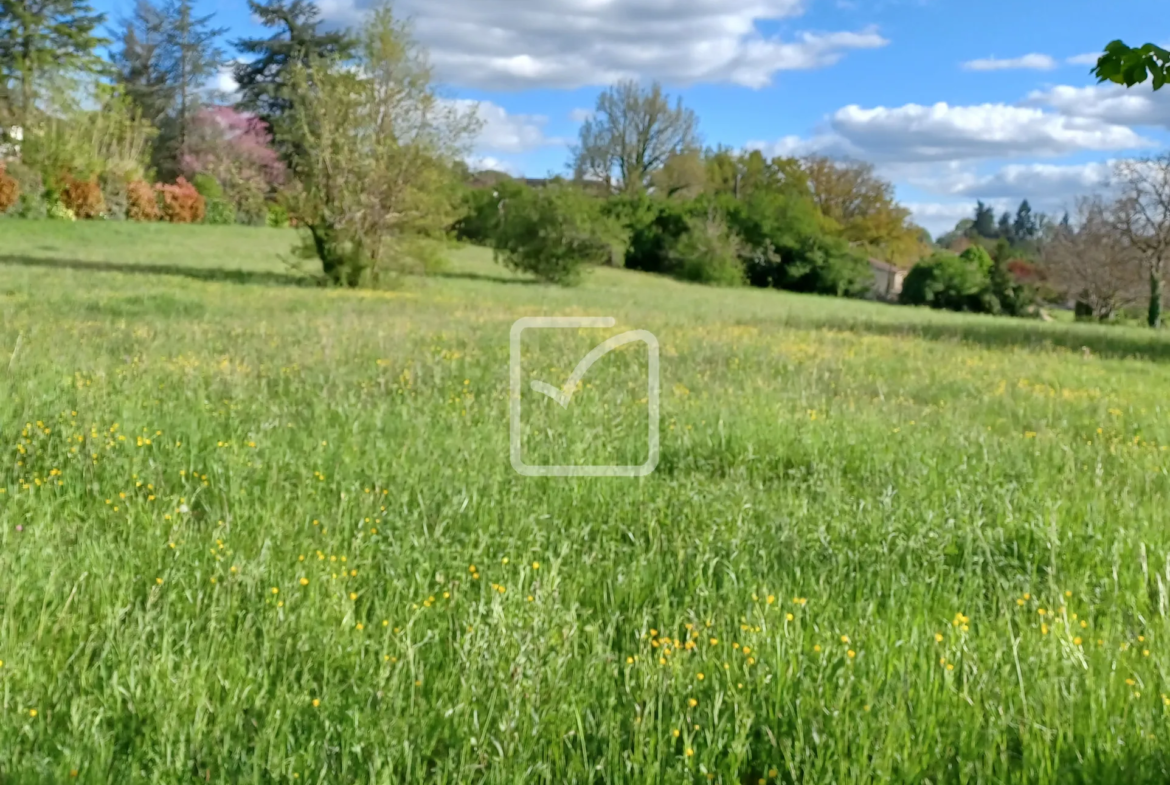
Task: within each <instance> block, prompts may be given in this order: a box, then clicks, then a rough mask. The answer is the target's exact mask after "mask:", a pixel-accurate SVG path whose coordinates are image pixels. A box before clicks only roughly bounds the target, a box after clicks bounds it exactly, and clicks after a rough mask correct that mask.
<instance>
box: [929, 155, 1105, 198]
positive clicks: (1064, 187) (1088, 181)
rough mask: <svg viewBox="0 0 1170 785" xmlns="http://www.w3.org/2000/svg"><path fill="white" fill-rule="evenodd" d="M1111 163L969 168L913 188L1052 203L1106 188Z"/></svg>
mask: <svg viewBox="0 0 1170 785" xmlns="http://www.w3.org/2000/svg"><path fill="white" fill-rule="evenodd" d="M1113 163H1114V162H1113V161H1112V160H1109V161H1096V162H1092V163H1085V164H1042V163H1029V164H1009V165H1007V166H1004V167H1001V168H999V169H997V170H996V171H994V172H991V173H989V174H978V173H976V172H974V171H972V170H970V169H967V170H959V171H953V172H951V173H950V174H948V175H943V176H940V177H937V178H934V179H933V180H928V179H920V180H918V181H916V182H915V185H916V186H918V187H920V188H924V189H926V190H930V191H933V192H934V193H939V194H948V195H951V196H969V197H973V198H976V199H985V200H986V199H1016V200H1019V199H1029V200H1033V201H1046V200H1047V201H1051V200H1063V199H1067V198H1068V197H1069V196H1070V195H1087V194H1091V193H1094V192H1097V191H1101V190H1103V189H1105V188H1106V187H1107V186H1108V184H1109V180H1110V174H1111V172H1112V169H1113Z"/></svg>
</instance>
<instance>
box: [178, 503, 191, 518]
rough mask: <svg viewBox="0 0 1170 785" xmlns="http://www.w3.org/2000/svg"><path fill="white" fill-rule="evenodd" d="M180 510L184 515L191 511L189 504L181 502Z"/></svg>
mask: <svg viewBox="0 0 1170 785" xmlns="http://www.w3.org/2000/svg"><path fill="white" fill-rule="evenodd" d="M179 512H181V513H183V514H184V515H186V514H187V513H189V512H191V510H190V509H188V508H187V505H185V504H180V505H179Z"/></svg>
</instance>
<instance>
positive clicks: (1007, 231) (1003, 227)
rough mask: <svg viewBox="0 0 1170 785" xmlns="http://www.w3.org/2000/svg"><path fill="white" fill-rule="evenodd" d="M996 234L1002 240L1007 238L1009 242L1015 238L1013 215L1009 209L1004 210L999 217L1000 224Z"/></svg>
mask: <svg viewBox="0 0 1170 785" xmlns="http://www.w3.org/2000/svg"><path fill="white" fill-rule="evenodd" d="M995 236H996V237H998V238H1000V239H1001V240H1007V241H1008V242H1009V243H1010V242H1012V240H1013V235H1012V216H1011V213H1009V212H1008V211H1007V210H1004V212H1003V215H1001V216H1000V217H999V226H998V227H997V229H996V234H995Z"/></svg>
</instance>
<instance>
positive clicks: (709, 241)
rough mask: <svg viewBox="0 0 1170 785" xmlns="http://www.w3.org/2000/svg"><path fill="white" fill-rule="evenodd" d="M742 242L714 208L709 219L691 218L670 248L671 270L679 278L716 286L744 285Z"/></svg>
mask: <svg viewBox="0 0 1170 785" xmlns="http://www.w3.org/2000/svg"><path fill="white" fill-rule="evenodd" d="M745 250H746V249H745V247H744V244H743V241H742V240H740V239H739V238H738V237H737V236H736V235H735V233H734V232H732V231H731V230H730V229H728V227H727V224H726V223H725V222H724V221H723V219H722V217H721V216H720V215H719V214H718V213H717V212H715V211H714V210H712V211H711V212H710V214H709V215H708V216H707V217H706V218H699V217H692V218H689V219H688V220H687V229H686V231H685V232H683V234H682V236H680V237H679V238H678V239H676V240H675V241H674V242H673V243H672V244H671V247H670V251H669V260H670V268H669V272H670V274H671V275H673V276H675V277H676V278H681V279H682V280H684V281H693V282H695V283H704V284H711V285H713V286H741V285H743V284H745V283H746V282H747V278H746V275H745V272H744V263H743V256H744V252H745Z"/></svg>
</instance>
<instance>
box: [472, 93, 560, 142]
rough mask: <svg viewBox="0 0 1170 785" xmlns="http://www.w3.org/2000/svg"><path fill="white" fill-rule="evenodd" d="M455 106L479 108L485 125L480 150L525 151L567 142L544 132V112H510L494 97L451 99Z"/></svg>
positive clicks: (480, 136)
mask: <svg viewBox="0 0 1170 785" xmlns="http://www.w3.org/2000/svg"><path fill="white" fill-rule="evenodd" d="M451 102H452V103H453V104H454V105H455V106H456V107H458V108H460V109H462V110H465V111H472V110H474V111H475V112H476V115H477V116H478V118H479V120H480V121H481V122H482V124H483V127H482V129H481V130H480V133H479V137H478V138H477V139H476V143H475V149H476V151H477V153H525V152H528V151H530V150H536V149H538V148H540V147H548V146H552V145H560V144H565V143H566V142H565V140H564V139H560V138H558V137H550V136H545V133H544V127H545V125H547V124H548V118H547V117H545V116H543V115H531V114H509V113H508V110H506V109H504V107H502V106H499V105H498V104H494V103H492V102H491V101H473V100H470V99H466V98H458V99H452V101H451Z"/></svg>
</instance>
